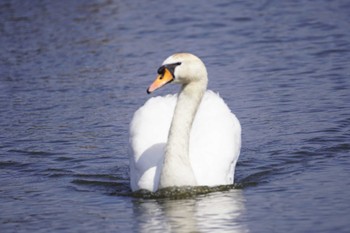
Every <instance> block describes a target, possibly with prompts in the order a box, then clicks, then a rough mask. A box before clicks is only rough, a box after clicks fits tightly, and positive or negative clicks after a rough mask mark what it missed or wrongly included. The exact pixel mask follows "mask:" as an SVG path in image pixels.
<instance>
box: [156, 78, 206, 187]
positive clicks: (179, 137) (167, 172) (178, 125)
mask: <svg viewBox="0 0 350 233" xmlns="http://www.w3.org/2000/svg"><path fill="white" fill-rule="evenodd" d="M206 86H207V82H206V80H205V81H203V82H199V81H197V82H193V83H189V84H185V85H183V86H182V89H181V92H180V93H179V96H178V100H177V103H176V107H175V112H174V116H173V120H172V123H171V127H170V131H169V136H168V142H167V146H166V150H165V156H164V162H163V168H162V172H161V177H160V184H159V187H160V188H164V187H169V186H193V185H196V184H197V182H196V179H195V176H194V173H193V170H192V166H191V163H190V158H189V142H190V133H191V127H192V123H193V120H194V118H195V115H196V113H197V109H198V106H199V104H200V102H201V100H202V97H203V94H204V91H205V89H206Z"/></svg>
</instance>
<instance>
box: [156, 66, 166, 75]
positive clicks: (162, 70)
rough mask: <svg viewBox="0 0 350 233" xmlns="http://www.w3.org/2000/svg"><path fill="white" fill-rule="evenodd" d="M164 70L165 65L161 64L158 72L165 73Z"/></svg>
mask: <svg viewBox="0 0 350 233" xmlns="http://www.w3.org/2000/svg"><path fill="white" fill-rule="evenodd" d="M164 70H165V66H161V67H159V69H158V71H157V73H158V74H164Z"/></svg>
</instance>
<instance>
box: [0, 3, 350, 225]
mask: <svg viewBox="0 0 350 233" xmlns="http://www.w3.org/2000/svg"><path fill="white" fill-rule="evenodd" d="M349 12H350V4H349V3H348V1H345V0H336V1H326V0H322V1H307V2H305V1H216V2H203V1H191V2H188V1H182V0H179V1H172V2H168V3H165V2H162V1H145V2H141V1H125V2H122V1H113V0H106V1H103V0H94V1H89V2H87V1H81V0H80V1H79V0H75V1H69V2H68V1H55V2H53V1H39V0H35V1H19V0H18V1H15V0H13V1H11V0H4V1H2V2H1V3H0V17H1V18H0V19H1V20H0V35H1V36H0V44H1V53H0V109H1V111H0V169H1V172H0V197H1V198H0V207H1V211H0V229H1V232H347V231H348V229H349V227H350V224H349V218H350V181H349V175H350V159H349V151H350V143H349V141H350V133H349V132H350V111H349V109H350V79H349V74H350V66H349V60H350V26H349V25H350V14H349ZM181 51H188V52H191V53H194V54H197V55H198V56H199V57H201V58H202V59H203V61H204V62H205V64H206V65H207V68H208V72H209V79H210V81H209V88H210V89H212V90H214V91H217V92H219V93H220V95H221V96H222V97H223V98H224V99H225V101H226V102H227V104H228V105H229V106H230V108H231V109H232V110H233V112H234V113H235V114H236V115H237V117H238V118H239V119H240V121H241V124H242V129H243V135H242V139H243V145H242V151H241V156H240V159H239V162H238V164H237V168H236V177H235V181H236V183H237V185H238V187H239V188H236V189H230V190H227V191H219V192H214V193H208V194H202V195H197V196H194V197H190V198H186V199H180V200H178V199H171V198H160V199H146V198H139V197H133V196H131V195H128V193H129V192H130V188H129V174H128V172H129V171H128V155H127V152H128V124H129V122H130V119H131V117H132V114H133V112H134V111H135V110H136V109H137V108H138V107H140V106H141V105H142V104H143V103H144V102H145V101H146V100H147V99H148V98H150V96H148V95H146V94H145V93H146V88H147V87H148V85H149V84H150V83H151V82H152V80H153V79H154V77H155V74H156V71H157V68H158V67H159V65H160V64H161V63H162V61H163V60H164V59H165V58H166V57H168V56H169V55H171V54H172V53H174V52H181ZM177 90H178V88H177V87H171V86H167V87H166V88H164V89H163V90H159V91H158V92H157V93H156V94H159V95H162V94H166V93H169V92H170V93H174V92H176V91H177Z"/></svg>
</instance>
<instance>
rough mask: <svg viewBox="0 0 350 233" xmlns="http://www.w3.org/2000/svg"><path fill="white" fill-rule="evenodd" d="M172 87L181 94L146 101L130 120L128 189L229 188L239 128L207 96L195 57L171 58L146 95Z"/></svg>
mask: <svg viewBox="0 0 350 233" xmlns="http://www.w3.org/2000/svg"><path fill="white" fill-rule="evenodd" d="M170 82H172V83H178V84H181V90H180V92H179V94H178V95H167V96H163V97H154V98H151V99H149V100H148V101H147V102H146V103H145V104H144V105H143V106H142V107H141V108H139V109H138V110H137V111H136V112H135V114H134V116H133V119H132V121H131V124H130V149H131V153H130V184H131V189H132V190H133V191H136V190H139V189H146V190H149V191H156V190H158V189H160V188H165V187H170V186H200V185H206V186H216V185H225V184H233V178H234V170H235V166H236V162H237V159H238V156H239V153H240V148H241V126H240V123H239V121H238V119H237V118H236V117H235V115H234V114H233V113H232V112H231V111H230V109H229V108H228V107H227V105H226V104H225V103H224V101H223V99H222V98H221V97H219V95H218V94H215V93H214V92H212V91H206V88H207V83H208V78H207V70H206V68H205V65H204V64H203V62H202V61H201V60H200V59H199V58H198V57H196V56H195V55H193V54H189V53H178V54H174V55H172V56H170V57H168V58H167V59H166V60H165V61H164V62H163V64H162V66H161V67H160V68H159V69H158V77H157V78H156V80H155V81H154V82H153V83H152V84H151V85H150V87H149V88H148V89H147V93H151V92H153V91H155V90H156V89H158V88H160V87H162V86H164V85H165V84H167V83H170Z"/></svg>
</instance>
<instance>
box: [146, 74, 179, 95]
mask: <svg viewBox="0 0 350 233" xmlns="http://www.w3.org/2000/svg"><path fill="white" fill-rule="evenodd" d="M173 80H174V77H173V75H172V73H171V72H170V71H169V70H168V69H167V68H165V69H164V73H163V74H159V75H158V76H157V78H156V80H154V82H153V83H152V84H151V86H149V88H148V89H147V93H148V94H150V93H152V92H153V91H155V90H157V89H158V88H161V87H162V86H164V85H165V84H167V83H170V82H171V81H173Z"/></svg>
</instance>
